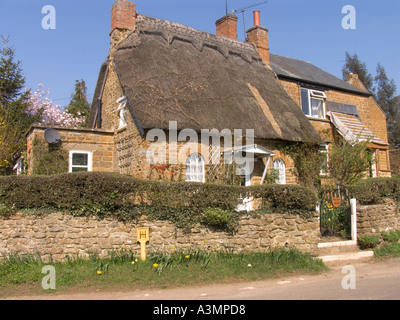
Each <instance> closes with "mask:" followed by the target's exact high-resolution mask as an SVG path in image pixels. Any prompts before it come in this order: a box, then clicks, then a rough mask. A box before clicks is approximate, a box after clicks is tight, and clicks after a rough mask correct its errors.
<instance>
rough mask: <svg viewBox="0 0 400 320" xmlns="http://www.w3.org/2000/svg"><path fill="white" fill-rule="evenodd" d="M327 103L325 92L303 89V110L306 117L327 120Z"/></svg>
mask: <svg viewBox="0 0 400 320" xmlns="http://www.w3.org/2000/svg"><path fill="white" fill-rule="evenodd" d="M325 101H326V94H325V92H323V91H317V90H311V89H301V109H302V110H303V112H304V114H305V115H306V116H308V117H312V118H320V119H325Z"/></svg>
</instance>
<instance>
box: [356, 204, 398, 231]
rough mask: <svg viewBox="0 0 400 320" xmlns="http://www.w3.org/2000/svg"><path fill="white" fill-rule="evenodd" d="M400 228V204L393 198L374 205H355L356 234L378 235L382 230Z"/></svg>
mask: <svg viewBox="0 0 400 320" xmlns="http://www.w3.org/2000/svg"><path fill="white" fill-rule="evenodd" d="M390 230H400V206H399V205H398V204H397V202H396V201H395V200H393V199H389V198H387V199H383V200H382V203H380V204H375V205H366V206H362V205H357V234H358V236H364V235H373V234H377V235H380V233H381V232H383V231H390Z"/></svg>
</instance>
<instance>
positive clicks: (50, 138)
mask: <svg viewBox="0 0 400 320" xmlns="http://www.w3.org/2000/svg"><path fill="white" fill-rule="evenodd" d="M44 139H45V140H46V141H47V143H48V144H57V143H59V142H61V137H60V134H59V133H58V131H57V130H56V129H53V128H48V129H46V130H44Z"/></svg>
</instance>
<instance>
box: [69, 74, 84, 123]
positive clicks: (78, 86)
mask: <svg viewBox="0 0 400 320" xmlns="http://www.w3.org/2000/svg"><path fill="white" fill-rule="evenodd" d="M86 93H87V87H86V83H85V81H83V80H81V81H78V80H76V82H75V93H74V94H73V95H72V100H71V102H70V103H69V105H68V107H67V109H66V111H67V113H69V114H71V115H73V116H74V117H81V116H82V117H84V118H85V122H84V123H82V124H81V126H85V127H86V126H87V121H88V118H89V113H90V104H89V102H88V101H87V98H86Z"/></svg>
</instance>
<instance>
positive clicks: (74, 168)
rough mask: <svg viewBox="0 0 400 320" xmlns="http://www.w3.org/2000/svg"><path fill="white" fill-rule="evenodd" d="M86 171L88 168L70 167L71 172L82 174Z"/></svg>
mask: <svg viewBox="0 0 400 320" xmlns="http://www.w3.org/2000/svg"><path fill="white" fill-rule="evenodd" d="M83 171H88V168H79V167H72V172H83Z"/></svg>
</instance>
